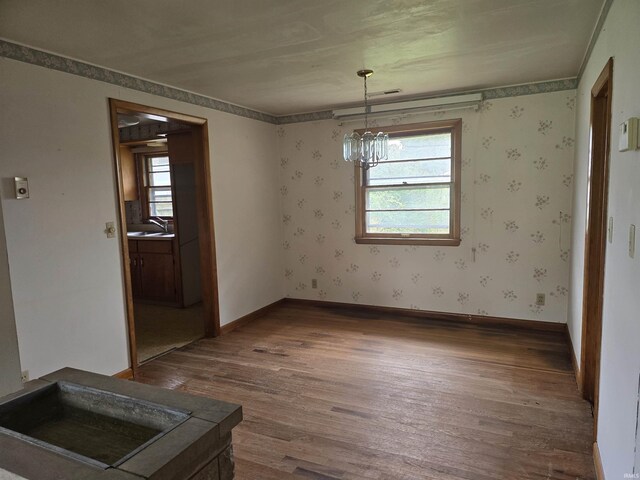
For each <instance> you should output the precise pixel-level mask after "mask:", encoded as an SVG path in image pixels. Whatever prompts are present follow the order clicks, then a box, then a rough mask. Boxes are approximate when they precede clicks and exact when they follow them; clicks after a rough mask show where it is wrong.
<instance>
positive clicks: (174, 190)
mask: <svg viewBox="0 0 640 480" xmlns="http://www.w3.org/2000/svg"><path fill="white" fill-rule="evenodd" d="M109 102H110V110H111V130H112V138H113V146H114V159H115V166H116V168H115V170H116V180H117V187H118V204H119V210H120V212H119V213H120V215H119V218H120V232H121V235H120V237H121V244H122V261H123V272H124V284H125V296H126V307H127V322H128V332H129V353H130V358H131V368H132V371H133V375H134V376H135V373H136V370H137V367H138V365H140V364H141V363H143V362H145V361H148V360H150V359H152V358H155V357H157V356H159V355H162V354H164V353H167V352H168V351H171V350H173V349H175V348H179V347H181V346H183V345H186V344H188V343H191V342H193V341H195V340H197V339H199V338H202V337H214V336H217V335H219V333H220V321H219V310H218V289H217V276H216V258H215V241H214V227H213V207H212V199H211V181H210V178H211V177H210V167H209V147H208V129H207V121H206V119H203V118H199V117H193V116H190V115H184V114H180V113H176V112H171V111H167V110H162V109H158V108H154V107H148V106H144V105H139V104H134V103H130V102H124V101H121V100H115V99H110V100H109Z"/></svg>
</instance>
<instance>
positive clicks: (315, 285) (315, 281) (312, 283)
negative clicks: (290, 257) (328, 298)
mask: <svg viewBox="0 0 640 480" xmlns="http://www.w3.org/2000/svg"><path fill="white" fill-rule="evenodd" d="M311 288H318V280H317V279H316V278H312V279H311Z"/></svg>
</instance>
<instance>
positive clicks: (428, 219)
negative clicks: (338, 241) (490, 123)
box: [355, 119, 462, 246]
mask: <svg viewBox="0 0 640 480" xmlns="http://www.w3.org/2000/svg"><path fill="white" fill-rule="evenodd" d="M382 131H383V132H385V133H388V134H389V157H388V159H387V160H385V161H382V162H380V163H379V164H378V165H377V166H375V167H372V168H370V169H368V170H362V169H361V168H359V167H356V175H355V179H356V181H355V183H356V237H355V240H356V243H374V244H410V245H449V246H457V245H459V244H460V163H461V156H460V155H461V140H462V138H461V135H462V120H461V119H455V120H444V121H438V122H429V123H420V124H412V125H403V126H397V127H388V128H383V129H382Z"/></svg>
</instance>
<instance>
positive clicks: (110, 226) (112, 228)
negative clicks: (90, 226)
mask: <svg viewBox="0 0 640 480" xmlns="http://www.w3.org/2000/svg"><path fill="white" fill-rule="evenodd" d="M105 225H106V226H107V228H105V230H104V233H106V234H107V238H114V237H115V236H116V225H115V223H113V222H107V223H106V224H105Z"/></svg>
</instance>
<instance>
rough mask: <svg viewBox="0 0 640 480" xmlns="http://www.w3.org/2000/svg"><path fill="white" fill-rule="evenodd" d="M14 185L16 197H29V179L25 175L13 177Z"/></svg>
mask: <svg viewBox="0 0 640 480" xmlns="http://www.w3.org/2000/svg"><path fill="white" fill-rule="evenodd" d="M14 181H15V185H16V198H17V199H18V200H20V199H22V198H29V180H27V179H26V178H25V177H14Z"/></svg>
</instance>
